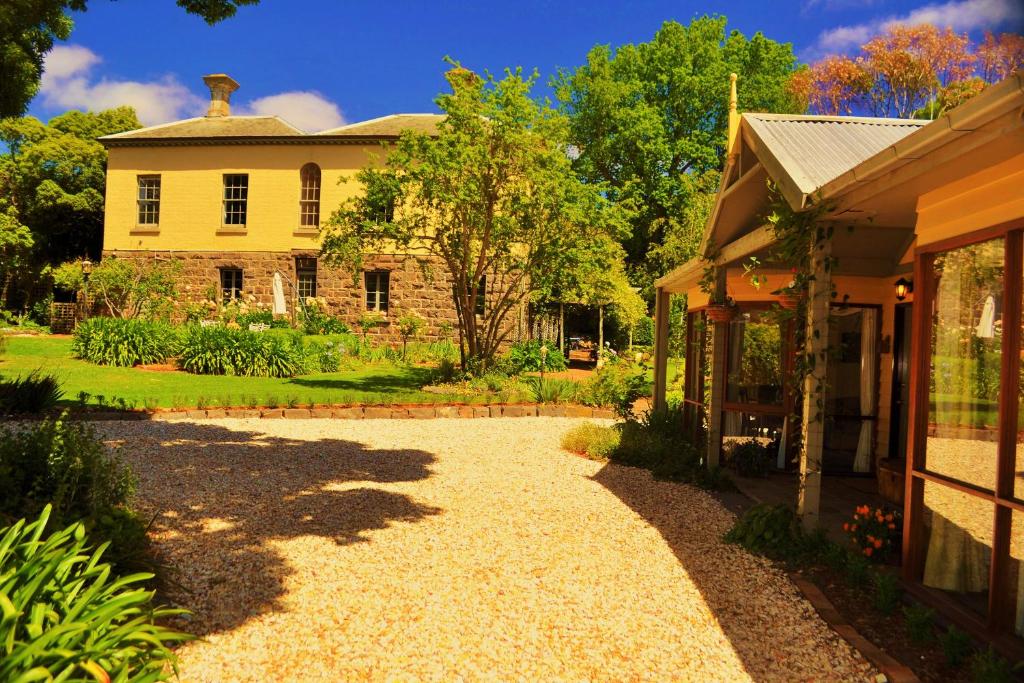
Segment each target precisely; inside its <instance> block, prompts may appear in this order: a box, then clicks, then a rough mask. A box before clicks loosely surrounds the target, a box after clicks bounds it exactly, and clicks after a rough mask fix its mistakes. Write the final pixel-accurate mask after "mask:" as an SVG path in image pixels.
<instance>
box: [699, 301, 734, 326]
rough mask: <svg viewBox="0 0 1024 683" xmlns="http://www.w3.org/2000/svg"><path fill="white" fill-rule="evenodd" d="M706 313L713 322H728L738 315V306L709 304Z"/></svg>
mask: <svg viewBox="0 0 1024 683" xmlns="http://www.w3.org/2000/svg"><path fill="white" fill-rule="evenodd" d="M704 313H706V314H707V316H708V320H710V321H711V322H715V323H727V322H729V321H731V320H732V319H733V318H734V317H736V307H735V306H730V305H729V304H708V306H707V308H705V309H704Z"/></svg>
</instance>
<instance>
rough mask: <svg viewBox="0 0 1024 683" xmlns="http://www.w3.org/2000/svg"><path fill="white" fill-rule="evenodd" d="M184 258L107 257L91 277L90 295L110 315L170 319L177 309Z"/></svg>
mask: <svg viewBox="0 0 1024 683" xmlns="http://www.w3.org/2000/svg"><path fill="white" fill-rule="evenodd" d="M180 272H181V261H180V260H177V259H175V260H172V261H150V260H143V259H138V260H136V259H123V258H117V257H115V256H108V257H107V258H105V259H103V261H102V262H101V263H100V264H99V265H98V266H96V268H95V269H94V270H93V273H92V275H91V276H90V277H89V282H88V290H89V292H90V294H91V295H92V296H94V297H96V299H97V300H99V301H102V302H103V304H104V305H105V306H106V308H107V311H108V312H109V313H110V315H111V317H114V318H139V317H142V318H149V319H158V320H167V319H168V318H169V317H170V315H171V312H172V311H173V309H174V305H175V303H176V301H175V298H176V296H177V292H176V289H175V284H176V282H177V278H178V274H179V273H180Z"/></svg>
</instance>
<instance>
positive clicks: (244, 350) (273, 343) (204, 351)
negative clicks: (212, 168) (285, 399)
mask: <svg viewBox="0 0 1024 683" xmlns="http://www.w3.org/2000/svg"><path fill="white" fill-rule="evenodd" d="M304 361H305V352H304V350H303V347H302V339H301V337H299V338H298V339H297V340H296V338H291V339H282V338H281V337H279V336H276V335H270V334H264V333H261V332H250V331H249V330H242V329H231V328H227V327H197V326H191V327H189V328H188V329H187V330H186V331H185V334H184V336H183V338H182V341H181V348H180V350H179V352H178V364H179V365H180V366H181V369H182V370H185V371H186V372H191V373H194V374H197V375H226V374H231V375H239V376H243V377H291V376H293V375H295V374H297V373H298V372H300V371H301V370H302V369H303V366H304Z"/></svg>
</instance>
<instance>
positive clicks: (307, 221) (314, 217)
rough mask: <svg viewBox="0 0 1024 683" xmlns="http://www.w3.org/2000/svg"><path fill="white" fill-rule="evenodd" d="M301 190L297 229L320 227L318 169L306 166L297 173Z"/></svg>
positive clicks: (309, 165)
mask: <svg viewBox="0 0 1024 683" xmlns="http://www.w3.org/2000/svg"><path fill="white" fill-rule="evenodd" d="M299 181H300V183H301V185H302V190H301V193H300V195H299V227H300V228H318V227H320V167H319V166H317V165H316V164H314V163H309V164H306V165H305V166H303V167H302V170H300V171H299Z"/></svg>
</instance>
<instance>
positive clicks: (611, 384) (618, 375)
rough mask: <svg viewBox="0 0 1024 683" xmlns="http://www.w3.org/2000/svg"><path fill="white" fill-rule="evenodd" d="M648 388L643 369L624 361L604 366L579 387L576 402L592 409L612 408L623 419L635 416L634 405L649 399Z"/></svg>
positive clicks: (615, 360)
mask: <svg viewBox="0 0 1024 683" xmlns="http://www.w3.org/2000/svg"><path fill="white" fill-rule="evenodd" d="M648 389H649V384H648V382H647V377H646V374H645V372H644V370H643V368H642V367H640V366H638V365H635V364H634V363H631V362H630V361H628V360H626V359H623V358H613V359H611V360H609V361H608V362H607V363H605V364H604V365H602V366H601V367H600V368H598V369H597V371H596V372H595V373H594V375H593V376H592V377H591V378H590V379H588V380H587V381H586V382H583V383H582V384H580V387H579V391H578V393H577V400H578V401H579V402H580V403H582V404H584V405H589V406H611V407H612V408H614V409H615V412H616V414H618V415H619V416H620V417H624V418H625V417H629V416H631V415H632V414H633V404H634V403H636V400H637V399H638V398H640V397H642V396H647V395H649V393H650V392H649V391H648Z"/></svg>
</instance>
